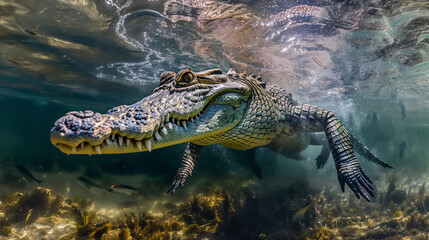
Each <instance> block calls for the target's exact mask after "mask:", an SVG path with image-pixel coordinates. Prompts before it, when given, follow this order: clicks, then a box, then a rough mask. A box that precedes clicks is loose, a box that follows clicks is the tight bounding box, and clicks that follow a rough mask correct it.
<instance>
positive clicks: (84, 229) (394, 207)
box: [0, 178, 429, 240]
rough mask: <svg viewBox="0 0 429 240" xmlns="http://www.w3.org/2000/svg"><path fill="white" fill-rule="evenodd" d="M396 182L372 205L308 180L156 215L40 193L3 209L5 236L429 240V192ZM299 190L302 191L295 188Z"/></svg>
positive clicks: (8, 201) (213, 192) (14, 198)
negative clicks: (111, 212) (105, 210)
mask: <svg viewBox="0 0 429 240" xmlns="http://www.w3.org/2000/svg"><path fill="white" fill-rule="evenodd" d="M395 183H396V181H395V179H394V178H392V179H391V180H390V183H389V185H388V187H387V189H386V190H385V191H380V192H378V194H377V198H375V199H373V200H374V201H373V203H367V202H363V201H359V200H356V199H354V198H353V197H352V196H351V195H350V196H347V195H343V194H340V193H339V192H335V193H334V192H327V191H322V192H317V193H316V191H315V190H312V189H311V188H310V187H308V185H307V184H306V182H296V183H294V184H292V185H290V186H289V187H285V188H281V189H277V191H268V192H267V191H263V190H260V189H259V190H258V188H257V187H256V186H253V187H252V186H248V187H245V188H242V189H240V190H239V191H234V192H228V191H226V190H224V189H218V188H209V189H207V190H206V191H204V192H203V193H200V194H197V195H195V196H193V197H190V198H189V199H188V200H187V201H185V202H183V203H179V204H173V203H171V202H162V203H157V204H155V206H156V207H155V208H156V209H157V212H154V211H144V212H130V211H123V212H121V213H120V214H119V215H118V216H122V217H116V218H115V217H109V216H105V215H103V214H99V210H100V209H97V207H96V206H95V204H94V203H93V202H92V201H91V200H89V199H80V198H78V197H75V198H73V199H66V198H65V197H63V196H62V195H55V196H53V194H51V192H50V190H48V189H44V188H35V189H34V190H33V191H31V192H27V193H24V194H20V193H16V194H13V195H10V196H8V197H7V198H5V199H4V201H3V202H2V204H1V213H0V216H1V219H0V235H1V236H2V237H5V238H7V239H20V238H21V237H23V236H27V237H29V239H42V238H44V237H48V236H49V237H55V238H56V239H63V240H66V239H104V240H108V239H112V240H113V239H121V240H131V239H153V240H155V239H163V240H168V239H171V240H174V239H258V240H268V239H398V238H406V237H408V238H413V239H427V237H429V235H428V232H429V194H428V193H427V191H426V186H425V185H421V186H420V187H419V188H418V189H417V190H416V191H412V190H408V189H399V188H397V187H396V184H395ZM297 186H301V187H297Z"/></svg>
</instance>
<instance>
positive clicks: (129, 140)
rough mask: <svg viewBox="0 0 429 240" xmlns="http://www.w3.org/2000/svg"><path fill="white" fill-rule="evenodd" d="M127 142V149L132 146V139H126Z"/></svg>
mask: <svg viewBox="0 0 429 240" xmlns="http://www.w3.org/2000/svg"><path fill="white" fill-rule="evenodd" d="M125 142H127V147H129V146H130V142H131V139H129V138H126V139H125Z"/></svg>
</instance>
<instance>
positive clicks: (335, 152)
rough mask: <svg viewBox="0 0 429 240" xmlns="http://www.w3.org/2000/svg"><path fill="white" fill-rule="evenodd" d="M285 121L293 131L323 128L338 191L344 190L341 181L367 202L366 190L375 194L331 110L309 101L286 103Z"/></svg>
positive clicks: (316, 130) (318, 130) (372, 194)
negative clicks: (337, 183) (332, 159)
mask: <svg viewBox="0 0 429 240" xmlns="http://www.w3.org/2000/svg"><path fill="white" fill-rule="evenodd" d="M286 121H287V123H288V124H289V125H290V126H291V130H292V131H300V130H301V131H305V132H320V131H324V132H325V134H326V137H327V139H328V142H329V146H330V149H331V152H332V156H333V158H334V162H335V167H336V168H337V173H338V180H339V182H340V185H341V190H342V191H343V192H344V184H345V183H347V185H348V186H349V187H350V189H351V190H352V191H353V192H354V194H355V195H356V197H357V198H360V196H362V197H364V198H365V199H366V200H367V201H370V200H369V197H368V195H367V194H366V192H367V193H369V195H371V196H374V193H373V190H374V188H373V187H372V186H371V183H372V181H371V179H370V178H369V177H368V176H367V175H366V174H365V173H364V171H363V170H362V167H361V166H360V164H359V162H358V161H357V159H356V157H355V155H354V151H353V146H352V142H351V139H350V135H349V133H348V132H347V130H346V129H345V128H344V126H343V125H342V124H341V122H340V120H339V119H338V118H337V116H335V114H334V113H333V112H331V111H329V110H326V109H320V108H319V107H317V106H312V105H308V104H304V105H295V106H291V105H289V107H288V111H287V114H286ZM365 191H366V192H365Z"/></svg>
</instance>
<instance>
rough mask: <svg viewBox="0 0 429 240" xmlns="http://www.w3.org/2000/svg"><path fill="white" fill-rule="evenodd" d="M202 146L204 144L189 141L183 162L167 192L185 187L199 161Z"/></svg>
mask: <svg viewBox="0 0 429 240" xmlns="http://www.w3.org/2000/svg"><path fill="white" fill-rule="evenodd" d="M202 147H203V146H200V145H197V144H193V143H188V145H187V146H186V149H185V153H184V154H183V158H182V163H181V164H180V167H179V170H177V173H176V176H175V177H174V179H173V183H172V184H171V187H170V188H169V189H168V191H167V193H169V192H172V193H174V192H175V191H176V189H177V188H179V187H180V188H183V186H184V185H185V182H186V180H187V179H188V178H189V177H190V176H191V175H192V170H194V166H195V164H196V163H197V161H198V157H199V156H200V150H201V148H202Z"/></svg>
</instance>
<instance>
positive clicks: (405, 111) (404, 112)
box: [399, 99, 407, 120]
mask: <svg viewBox="0 0 429 240" xmlns="http://www.w3.org/2000/svg"><path fill="white" fill-rule="evenodd" d="M399 107H400V108H401V114H402V120H404V119H405V118H406V117H407V109H406V108H405V104H404V101H403V100H402V99H399Z"/></svg>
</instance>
